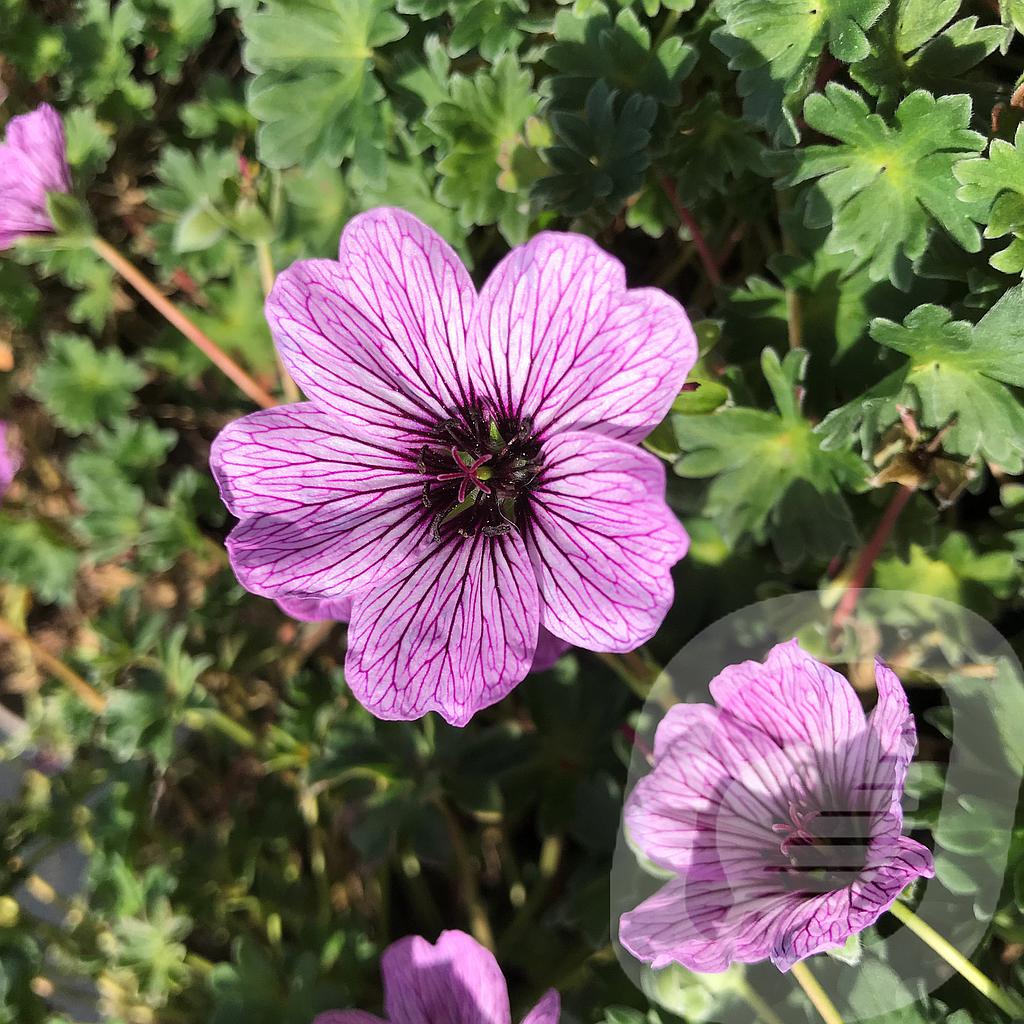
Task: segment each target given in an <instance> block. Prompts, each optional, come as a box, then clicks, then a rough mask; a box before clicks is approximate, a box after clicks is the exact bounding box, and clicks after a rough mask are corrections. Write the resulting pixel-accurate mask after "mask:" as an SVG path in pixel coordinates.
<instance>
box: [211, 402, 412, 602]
mask: <svg viewBox="0 0 1024 1024" xmlns="http://www.w3.org/2000/svg"><path fill="white" fill-rule="evenodd" d="M340 429H341V428H340V426H339V424H338V422H337V420H336V419H334V418H333V417H331V416H329V415H327V414H325V413H323V412H321V411H320V410H318V409H317V408H316V407H315V406H313V405H312V404H311V403H308V402H306V403H300V404H297V405H287V406H281V407H278V408H275V409H265V410H261V411H259V412H255V413H252V414H251V415H249V416H245V417H243V418H242V419H240V420H236V421H235V422H234V423H231V424H229V425H228V426H227V427H225V428H224V430H222V431H221V433H220V434H219V435H218V436H217V438H216V440H215V441H214V444H213V449H212V451H211V454H210V464H211V467H212V469H213V473H214V476H215V477H216V479H217V483H218V485H219V486H220V491H221V495H222V497H223V499H224V503H225V504H226V505H227V507H228V509H229V510H230V511H231V512H232V513H233V514H234V515H236V516H238V517H239V518H240V519H241V520H242V521H241V522H240V523H239V524H238V526H236V527H235V529H234V530H233V531H232V533H231V535H230V536H229V537H228V541H227V548H228V553H229V555H230V557H231V563H232V566H233V567H234V569H235V572H236V574H237V576H238V579H239V581H240V582H241V583H242V585H243V586H244V587H246V588H247V589H249V590H252V591H253V592H254V593H257V594H263V595H265V596H267V597H279V596H285V597H287V596H294V595H301V596H305V597H319V598H341V597H345V596H347V595H348V594H351V593H353V592H354V591H355V590H357V589H359V588H360V587H363V586H367V585H369V584H370V583H372V582H373V581H374V580H376V579H378V578H380V577H381V576H382V575H383V574H384V573H386V572H387V571H389V570H390V569H391V568H393V567H394V566H395V565H397V564H398V563H399V562H400V561H401V560H402V558H403V557H405V556H406V554H408V553H410V552H411V551H413V550H414V549H415V546H416V545H417V544H418V543H420V542H422V541H423V540H424V539H425V538H426V535H427V524H426V517H425V515H424V513H423V510H422V508H421V506H420V489H421V486H422V484H421V482H420V481H419V479H418V477H417V474H416V472H415V467H414V466H413V465H412V464H411V462H410V461H409V460H408V459H407V458H403V457H400V456H396V455H392V454H391V453H390V452H389V451H387V450H386V449H384V448H382V447H380V446H379V445H377V444H375V443H371V442H369V441H365V440H362V439H360V438H358V437H355V436H351V435H349V436H342V435H341V434H340V433H339V432H338V431H339V430H340Z"/></svg>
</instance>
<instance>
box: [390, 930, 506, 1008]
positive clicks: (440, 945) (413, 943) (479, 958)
mask: <svg viewBox="0 0 1024 1024" xmlns="http://www.w3.org/2000/svg"><path fill="white" fill-rule="evenodd" d="M381 973H382V974H383V976H384V1008H385V1011H386V1012H387V1015H388V1019H389V1021H390V1022H391V1024H437V1022H438V1021H445V1022H446V1024H510V1021H511V1012H510V1010H509V1004H508V988H507V986H506V984H505V977H504V975H503V974H502V973H501V968H500V967H499V966H498V962H497V960H495V959H494V955H493V954H492V953H490V952H489V951H488V950H486V949H484V947H483V946H481V945H480V943H479V942H477V941H476V940H475V939H472V938H470V936H468V935H466V934H465V932H458V931H446V932H441V935H440V936H439V937H438V940H437V943H436V944H435V945H431V944H430V943H429V942H427V940H426V939H423V938H420V937H419V936H418V935H416V936H409V937H408V938H405V939H400V940H399V941H398V942H395V943H393V944H392V945H391V946H389V947H388V948H387V949H386V950H385V951H384V956H383V957H382V958H381Z"/></svg>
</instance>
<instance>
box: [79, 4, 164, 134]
mask: <svg viewBox="0 0 1024 1024" xmlns="http://www.w3.org/2000/svg"><path fill="white" fill-rule="evenodd" d="M78 9H79V11H80V18H78V19H77V20H75V21H74V22H73V23H71V24H70V25H67V26H66V27H65V29H64V45H65V47H66V49H67V54H68V58H69V61H70V64H71V66H72V67H73V68H74V69H75V73H74V75H73V76H69V77H68V78H67V79H66V81H67V83H68V87H67V88H66V89H65V93H64V95H65V97H66V98H71V97H75V98H79V99H82V100H84V101H86V102H87V103H94V104H97V105H98V106H99V109H100V111H101V112H102V114H103V116H105V117H110V118H113V119H116V118H132V117H133V116H135V115H137V114H138V113H140V112H142V111H145V110H149V109H151V108H152V105H153V87H152V86H151V85H150V84H149V83H148V82H138V81H136V79H135V77H134V59H133V53H132V51H133V50H134V48H135V46H136V45H137V44H138V43H139V41H140V39H141V35H140V33H141V30H142V24H143V22H142V19H141V18H140V16H139V14H138V12H137V10H136V9H135V6H134V5H133V4H131V3H121V4H116V5H112V4H110V3H109V2H108V0H83V2H82V3H81V4H80V5H79V8H78Z"/></svg>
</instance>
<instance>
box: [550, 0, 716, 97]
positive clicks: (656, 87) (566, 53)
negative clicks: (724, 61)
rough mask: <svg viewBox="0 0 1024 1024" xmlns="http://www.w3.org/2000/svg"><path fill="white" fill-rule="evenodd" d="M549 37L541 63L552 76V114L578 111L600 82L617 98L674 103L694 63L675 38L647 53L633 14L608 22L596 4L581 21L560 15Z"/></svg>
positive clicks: (647, 42) (647, 41) (646, 38)
mask: <svg viewBox="0 0 1024 1024" xmlns="http://www.w3.org/2000/svg"><path fill="white" fill-rule="evenodd" d="M553 34H554V40H555V41H554V42H553V43H552V44H551V46H549V47H548V49H547V51H546V52H545V54H544V59H545V61H546V62H547V63H548V64H550V65H551V66H552V67H553V68H554V69H555V72H556V74H555V75H554V76H553V77H552V78H551V79H550V80H549V82H547V83H546V87H547V88H548V89H549V91H550V94H551V100H552V107H553V108H554V109H557V110H575V111H578V110H580V109H581V108H582V107H583V106H584V105H585V104H586V103H587V101H588V96H590V95H591V94H592V91H593V88H594V84H595V83H596V82H599V81H603V82H605V83H606V84H607V85H608V87H609V89H611V90H617V91H619V92H621V93H625V94H630V93H640V94H641V95H644V96H650V97H653V98H654V99H656V100H658V101H659V102H661V103H665V104H673V103H678V102H679V85H680V83H681V82H682V80H683V79H684V78H685V77H686V75H687V74H688V73H689V71H690V69H691V68H692V67H693V65H694V63H695V62H696V59H697V52H696V50H694V48H693V47H692V46H690V45H688V44H686V43H684V42H683V40H682V39H680V38H679V37H678V36H677V35H670V36H669V37H668V38H667V39H665V40H663V41H662V42H660V43H659V44H658V45H657V46H653V47H652V43H651V34H650V32H649V31H648V30H647V28H646V27H645V26H644V25H642V24H641V23H640V20H639V19H638V18H637V16H636V14H634V12H633V11H631V10H628V9H627V10H623V11H620V12H619V13H618V15H616V17H615V20H614V21H613V20H612V18H611V16H610V15H609V13H608V10H607V8H606V7H605V6H604V5H603V4H601V3H595V4H594V5H593V6H592V7H591V8H590V10H589V13H587V14H586V15H584V16H581V12H579V11H577V10H563V11H559V12H558V14H557V16H556V17H555V24H554V32H553Z"/></svg>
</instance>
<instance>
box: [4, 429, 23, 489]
mask: <svg viewBox="0 0 1024 1024" xmlns="http://www.w3.org/2000/svg"><path fill="white" fill-rule="evenodd" d="M20 466H21V457H20V456H19V454H18V450H17V449H16V448H15V447H14V444H13V443H12V441H11V430H10V427H8V425H7V424H6V423H4V421H3V420H0V498H3V496H4V495H5V494H6V493H7V488H8V487H10V486H11V481H12V480H13V479H14V474H15V473H17V472H18V468H19V467H20Z"/></svg>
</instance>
